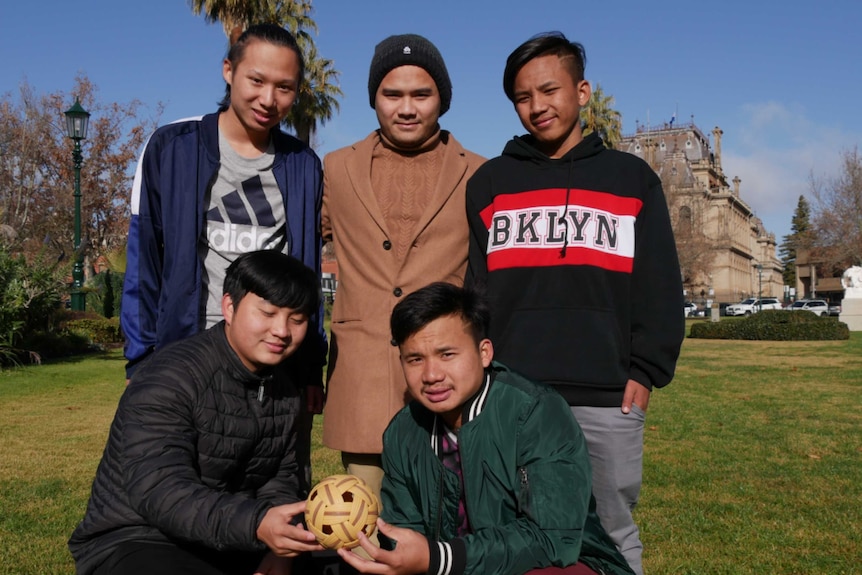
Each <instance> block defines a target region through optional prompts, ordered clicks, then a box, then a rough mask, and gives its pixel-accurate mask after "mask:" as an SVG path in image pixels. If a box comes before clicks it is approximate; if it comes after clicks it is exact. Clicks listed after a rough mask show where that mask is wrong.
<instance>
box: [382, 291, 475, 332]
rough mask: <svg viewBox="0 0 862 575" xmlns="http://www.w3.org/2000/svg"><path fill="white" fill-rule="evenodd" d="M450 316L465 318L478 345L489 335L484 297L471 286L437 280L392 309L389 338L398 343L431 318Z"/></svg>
mask: <svg viewBox="0 0 862 575" xmlns="http://www.w3.org/2000/svg"><path fill="white" fill-rule="evenodd" d="M450 315H457V316H459V317H461V319H462V320H464V323H466V324H467V325H468V326H469V327H470V330H471V331H472V332H473V339H475V340H476V343H477V344H478V343H479V342H480V341H482V340H483V339H485V338H487V337H488V328H489V327H490V324H491V310H490V308H489V307H488V302H487V301H486V300H485V298H484V296H483V295H482V294H480V293H479V292H478V291H476V290H474V289H473V288H463V287H458V286H455V285H452V284H450V283H446V282H436V283H432V284H429V285H427V286H425V287H423V288H422V289H419V290H417V291H415V292H413V293H411V294H409V295H408V296H407V297H405V298H404V299H403V300H401V301H400V302H398V305H396V306H395V309H393V310H392V317H391V318H390V320H389V327H390V329H391V331H392V341H393V343H394V344H395V345H401V344H402V343H404V342H405V341H407V338H409V337H410V336H412V335H413V334H415V333H416V332H418V331H419V330H421V329H422V328H424V327H425V326H426V325H428V324H429V323H431V322H432V321H434V320H436V319H439V318H441V317H447V316H450Z"/></svg>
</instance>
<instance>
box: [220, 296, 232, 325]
mask: <svg viewBox="0 0 862 575" xmlns="http://www.w3.org/2000/svg"><path fill="white" fill-rule="evenodd" d="M235 313H236V308H235V307H234V305H233V299H232V298H231V297H230V294H224V295H223V296H221V314H222V315H223V316H224V320H225V323H227V325H230V324H231V323H232V322H233V316H234V314H235Z"/></svg>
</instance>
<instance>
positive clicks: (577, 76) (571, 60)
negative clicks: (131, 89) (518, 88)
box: [503, 32, 587, 102]
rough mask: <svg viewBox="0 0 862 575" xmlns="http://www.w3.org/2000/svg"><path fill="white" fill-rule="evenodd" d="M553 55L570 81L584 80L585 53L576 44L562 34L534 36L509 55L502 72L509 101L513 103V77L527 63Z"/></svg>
mask: <svg viewBox="0 0 862 575" xmlns="http://www.w3.org/2000/svg"><path fill="white" fill-rule="evenodd" d="M550 54H552V55H555V56H557V57H558V58H560V59H561V60H563V61H564V62H566V64H567V66H568V68H569V73H571V75H572V79H573V80H574V81H575V82H576V83H577V82H580V81H581V80H583V79H584V69H585V68H586V67H587V53H586V50H584V47H583V46H582V45H581V44H579V43H578V42H572V41H570V40H569V39H568V38H566V36H565V34H563V33H562V32H542V33H541V34H536V35H535V36H533V37H532V38H530V39H529V40H527V41H526V42H524V43H523V44H521V45H520V46H518V47H517V48H515V51H514V52H512V53H511V54H509V57H508V58H507V59H506V69H505V71H504V72H503V91H504V92H506V97H508V98H509V100H510V101H512V102H514V101H515V77H516V76H517V75H518V72H520V71H521V68H523V67H524V66H525V65H526V64H527V62H529V61H530V60H532V59H534V58H538V57H539V56H547V55H550Z"/></svg>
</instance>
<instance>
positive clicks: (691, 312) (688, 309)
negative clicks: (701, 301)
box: [682, 301, 699, 317]
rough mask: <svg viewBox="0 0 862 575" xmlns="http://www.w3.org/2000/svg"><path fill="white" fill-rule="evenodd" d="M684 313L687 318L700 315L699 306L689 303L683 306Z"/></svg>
mask: <svg viewBox="0 0 862 575" xmlns="http://www.w3.org/2000/svg"><path fill="white" fill-rule="evenodd" d="M682 312H683V315H684V316H685V317H693V316H696V315H699V312H698V309H697V304H696V303H693V302H690V301H687V302H685V303H684V304H683V306H682Z"/></svg>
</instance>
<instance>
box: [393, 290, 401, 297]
mask: <svg viewBox="0 0 862 575" xmlns="http://www.w3.org/2000/svg"><path fill="white" fill-rule="evenodd" d="M392 293H393V294H395V297H401V294H402V293H403V292H402V291H401V288H395V289H394V290H392Z"/></svg>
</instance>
